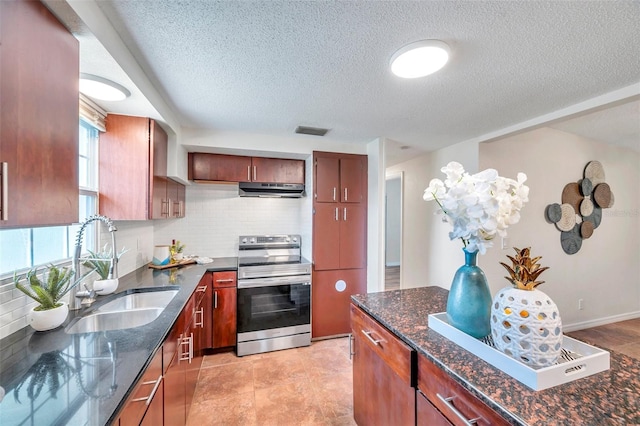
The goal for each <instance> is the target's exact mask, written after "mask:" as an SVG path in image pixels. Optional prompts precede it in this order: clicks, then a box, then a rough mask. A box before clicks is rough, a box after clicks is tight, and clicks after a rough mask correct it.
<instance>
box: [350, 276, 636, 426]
mask: <svg viewBox="0 0 640 426" xmlns="http://www.w3.org/2000/svg"><path fill="white" fill-rule="evenodd" d="M447 295H448V291H447V290H445V289H442V288H440V287H422V288H415V289H407V290H394V291H386V292H381V293H370V294H366V295H357V296H352V301H353V302H354V303H355V304H356V305H357V306H359V307H361V308H362V309H363V310H365V311H366V312H367V313H369V314H370V315H371V316H372V317H374V318H375V319H376V320H378V321H379V322H380V323H381V324H383V325H384V326H385V327H387V328H388V329H389V330H390V331H392V332H393V333H394V334H396V335H397V336H398V337H399V338H401V339H402V340H404V341H405V342H406V343H407V344H408V345H410V346H411V347H413V348H414V349H416V351H417V352H418V353H419V354H423V355H425V356H426V357H427V358H429V359H430V360H431V361H433V362H434V363H435V364H436V365H438V366H439V367H440V368H442V369H443V370H444V371H446V372H447V373H448V374H449V375H450V376H451V377H452V378H453V379H454V380H455V381H457V382H458V383H460V384H461V385H462V386H464V387H465V388H466V389H468V390H469V391H470V392H471V393H472V394H473V395H475V396H476V397H478V398H479V399H480V400H482V401H483V402H484V403H486V404H487V405H489V406H490V407H492V408H493V409H494V410H495V411H496V412H498V413H500V414H501V415H502V416H503V417H504V418H505V419H507V420H508V421H509V422H510V423H512V424H514V425H571V426H574V425H589V426H595V425H598V426H600V425H632V424H640V361H638V360H636V359H633V358H630V357H628V356H626V355H623V354H619V353H616V352H613V351H611V350H609V349H607V350H608V351H609V352H610V359H611V362H610V365H611V368H610V369H609V370H607V371H604V372H601V373H597V374H595V375H592V376H589V377H585V378H583V379H578V380H575V381H573V382H570V383H566V384H563V385H559V386H555V387H552V388H549V389H546V390H541V391H534V390H532V389H530V388H528V387H527V386H525V385H524V384H522V383H520V382H519V381H517V380H516V379H514V378H512V377H511V376H509V375H507V374H506V373H503V372H502V371H500V370H499V369H497V368H495V367H493V366H491V365H490V364H488V363H486V362H485V361H483V360H481V359H480V358H478V357H476V356H475V355H473V354H472V353H470V352H468V351H466V350H465V349H462V348H461V347H460V346H458V345H456V344H455V343H453V342H451V341H450V340H448V339H447V338H445V337H443V336H441V335H440V334H438V333H437V332H435V331H433V330H430V329H429V327H428V326H427V322H428V315H429V314H432V313H438V312H444V311H445V310H446V302H447ZM604 349H606V348H604Z"/></svg>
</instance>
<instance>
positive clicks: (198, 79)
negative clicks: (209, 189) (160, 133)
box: [97, 0, 640, 151]
mask: <svg viewBox="0 0 640 426" xmlns="http://www.w3.org/2000/svg"><path fill="white" fill-rule="evenodd" d="M97 4H98V6H99V7H100V8H101V9H102V11H103V13H104V14H105V16H106V17H107V18H108V19H109V21H110V23H111V25H112V26H113V27H114V28H115V29H116V30H117V31H118V33H119V34H120V37H121V38H122V40H123V41H124V42H125V43H126V44H127V46H128V47H129V50H130V51H131V53H132V54H133V55H134V56H135V57H136V59H137V61H138V63H139V64H140V65H141V66H142V68H143V69H144V70H145V72H146V74H147V75H148V77H149V78H150V80H151V82H152V83H153V84H154V85H155V86H156V87H157V88H158V90H159V91H160V93H161V94H162V95H163V96H164V98H165V99H166V101H167V102H168V103H169V105H171V106H172V107H173V109H174V110H175V111H176V112H177V114H178V117H179V119H180V121H181V124H182V125H183V126H184V127H192V128H206V129H214V130H225V131H243V132H253V133H267V134H292V132H293V130H294V129H295V127H296V126H298V125H307V126H317V127H325V128H329V129H330V132H329V133H328V134H327V136H326V137H327V138H332V139H337V140H343V141H353V142H362V143H365V142H369V141H371V140H373V139H375V138H377V137H387V138H390V139H393V140H394V141H397V142H398V145H404V146H409V147H411V148H410V150H413V149H423V150H433V149H437V148H440V147H443V146H446V145H450V144H453V143H457V142H461V141H464V140H468V139H471V138H474V137H478V136H479V135H483V134H487V133H490V132H493V131H496V130H499V129H502V128H505V127H508V126H510V125H513V124H515V123H520V122H523V121H526V120H528V119H531V118H533V117H537V116H540V115H543V114H546V113H548V112H550V111H556V110H559V109H562V108H564V107H567V106H570V105H573V104H576V103H578V102H581V101H584V100H587V99H590V98H593V97H595V96H599V95H602V94H605V93H608V92H611V91H613V90H616V89H620V88H623V87H627V86H629V85H632V84H640V83H639V82H640V26H639V25H638V22H639V21H640V2H638V1H588V2H587V1H562V2H560V1H556V2H543V1H526V2H525V1H511V2H504V1H499V2H493V1H476V2H456V1H443V2H438V1H398V2H392V1H385V2H382V1H366V2H363V1H354V2H334V1H331V2H327V1H284V2H283V1H268V2H267V1H258V2H249V1H162V0H154V1H143V0H137V1H120V0H102V1H100V2H98V3H97ZM430 38H435V39H440V40H443V41H445V42H447V43H448V44H449V45H450V46H451V50H452V58H451V61H450V63H449V64H448V65H447V66H446V67H445V68H444V69H442V70H441V71H439V72H438V73H436V74H433V75H432V76H429V77H426V78H421V79H415V80H403V79H400V78H397V77H395V76H393V75H391V74H390V73H389V70H388V61H389V58H390V57H391V55H393V53H394V52H395V51H396V50H397V49H399V48H400V47H402V46H403V45H404V44H407V43H410V42H413V41H416V40H421V39H430ZM635 113H636V114H637V109H636V110H635ZM410 150H408V151H410Z"/></svg>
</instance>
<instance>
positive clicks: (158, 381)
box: [120, 349, 164, 426]
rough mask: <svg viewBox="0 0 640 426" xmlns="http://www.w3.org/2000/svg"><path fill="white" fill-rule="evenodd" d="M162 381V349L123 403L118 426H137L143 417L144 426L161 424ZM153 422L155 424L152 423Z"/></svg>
mask: <svg viewBox="0 0 640 426" xmlns="http://www.w3.org/2000/svg"><path fill="white" fill-rule="evenodd" d="M162 381H163V375H162V349H160V350H158V352H157V353H156V355H155V356H154V357H153V360H152V361H151V364H149V366H148V367H147V369H146V371H145V372H144V374H143V375H142V379H140V381H139V382H138V384H137V385H136V388H135V389H134V391H133V393H132V394H131V397H129V399H128V400H127V402H126V403H125V408H124V410H123V411H122V414H121V415H120V426H129V425H131V426H138V425H139V424H141V423H140V422H141V420H142V418H143V417H144V423H146V424H150V425H151V424H155V425H158V424H162V417H163V416H162V411H163V410H162V404H163V397H164V387H163V383H162ZM145 413H146V414H145ZM158 419H159V422H158V421H157V420H158ZM153 421H155V423H152V422H153Z"/></svg>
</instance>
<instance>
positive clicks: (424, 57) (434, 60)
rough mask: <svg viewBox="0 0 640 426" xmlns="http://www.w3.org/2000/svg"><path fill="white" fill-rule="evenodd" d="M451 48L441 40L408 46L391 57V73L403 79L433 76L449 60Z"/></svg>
mask: <svg viewBox="0 0 640 426" xmlns="http://www.w3.org/2000/svg"><path fill="white" fill-rule="evenodd" d="M449 52H450V50H449V46H448V45H447V44H446V43H445V42H443V41H440V40H421V41H416V42H415V43H411V44H407V45H406V46H404V47H402V48H401V49H400V50H398V51H397V52H396V53H394V54H393V56H392V57H391V72H392V73H394V74H395V75H397V76H398V77H402V78H418V77H424V76H425V75H429V74H433V73H434V72H436V71H438V70H439V69H440V68H442V67H444V65H445V64H446V63H447V61H448V60H449Z"/></svg>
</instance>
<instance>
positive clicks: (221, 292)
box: [211, 271, 238, 349]
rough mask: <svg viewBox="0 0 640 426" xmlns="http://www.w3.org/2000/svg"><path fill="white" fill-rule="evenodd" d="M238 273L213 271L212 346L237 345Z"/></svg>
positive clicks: (215, 347)
mask: <svg viewBox="0 0 640 426" xmlns="http://www.w3.org/2000/svg"><path fill="white" fill-rule="evenodd" d="M237 291H238V289H237V273H236V271H224V272H214V273H213V334H212V346H211V347H212V348H214V349H217V348H225V347H228V346H235V344H236V328H237V324H236V321H237V309H238V306H237V303H238V293H237Z"/></svg>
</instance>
